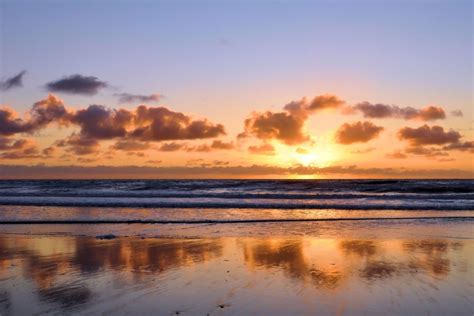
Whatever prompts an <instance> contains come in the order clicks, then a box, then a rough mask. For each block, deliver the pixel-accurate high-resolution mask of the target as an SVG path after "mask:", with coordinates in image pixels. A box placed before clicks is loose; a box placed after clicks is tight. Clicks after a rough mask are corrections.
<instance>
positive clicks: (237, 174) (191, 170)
mask: <svg viewBox="0 0 474 316" xmlns="http://www.w3.org/2000/svg"><path fill="white" fill-rule="evenodd" d="M288 175H307V176H325V177H337V178H340V177H357V178H407V177H409V178H421V179H423V178H463V179H472V178H474V171H473V170H471V169H445V168H444V169H433V168H431V169H408V168H360V167H357V166H355V165H349V166H331V167H321V168H318V167H311V166H309V167H305V166H294V167H290V168H286V167H277V166H267V165H252V166H208V164H206V166H204V167H203V166H190V167H151V166H150V167H144V166H143V167H138V166H122V167H113V166H91V167H85V166H74V165H70V166H45V165H36V166H25V165H6V164H3V165H0V177H2V178H4V179H7V178H8V179H25V178H26V179H84V178H98V179H104V178H106V179H113V178H122V179H123V178H130V179H146V178H148V179H159V178H202V177H208V178H245V177H262V176H265V177H275V178H281V177H284V176H288Z"/></svg>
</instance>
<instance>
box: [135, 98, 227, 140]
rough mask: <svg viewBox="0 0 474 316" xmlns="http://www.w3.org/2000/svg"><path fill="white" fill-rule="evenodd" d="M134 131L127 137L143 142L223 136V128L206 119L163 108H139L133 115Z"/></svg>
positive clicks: (142, 106)
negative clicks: (193, 117)
mask: <svg viewBox="0 0 474 316" xmlns="http://www.w3.org/2000/svg"><path fill="white" fill-rule="evenodd" d="M134 123H135V129H134V130H133V131H131V132H130V134H129V136H130V137H133V138H137V139H140V140H144V141H164V140H190V139H204V138H214V137H218V136H220V135H225V130H224V126H223V125H221V124H213V123H211V122H209V121H208V120H207V119H197V120H195V119H192V118H191V117H190V116H187V115H185V114H183V113H180V112H174V111H171V110H169V109H167V108H165V107H147V106H144V105H141V106H139V107H138V108H137V109H136V111H135V115H134Z"/></svg>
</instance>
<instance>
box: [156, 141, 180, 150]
mask: <svg viewBox="0 0 474 316" xmlns="http://www.w3.org/2000/svg"><path fill="white" fill-rule="evenodd" d="M183 148H186V144H182V143H175V142H172V143H165V144H163V145H161V146H160V147H159V149H158V150H160V151H168V152H169V151H178V150H180V149H183Z"/></svg>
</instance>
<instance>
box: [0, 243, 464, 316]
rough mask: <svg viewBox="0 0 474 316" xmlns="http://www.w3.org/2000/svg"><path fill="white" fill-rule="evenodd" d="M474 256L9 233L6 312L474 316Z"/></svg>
mask: <svg viewBox="0 0 474 316" xmlns="http://www.w3.org/2000/svg"><path fill="white" fill-rule="evenodd" d="M472 254H473V242H472V241H471V240H451V239H388V240H384V239H374V240H372V239H321V238H315V237H303V238H295V237H291V238H283V237H274V238H250V237H241V238H206V239H177V238H176V239H166V238H150V239H141V238H138V237H130V238H125V237H123V238H117V239H113V240H98V239H95V238H92V237H81V236H78V237H72V236H53V237H50V236H48V237H44V236H43V237H39V236H36V237H35V236H13V235H0V284H1V285H2V286H1V287H0V288H1V290H0V314H8V313H12V314H30V313H33V312H35V313H36V312H39V313H41V312H66V313H70V312H84V313H94V314H95V313H103V312H111V313H118V314H121V313H127V312H133V313H147V312H152V311H155V312H156V311H158V312H160V313H162V314H166V315H169V314H171V313H176V312H180V313H181V312H182V313H185V314H186V313H189V314H207V313H210V314H212V313H214V312H226V311H227V312H229V313H236V312H238V313H243V314H248V313H256V314H260V313H263V311H266V312H268V311H273V312H275V313H276V314H287V313H296V314H298V313H299V314H311V313H314V312H319V313H331V314H333V313H342V314H344V313H345V314H363V313H364V312H366V311H368V312H373V313H403V312H404V311H412V312H419V313H427V312H431V313H432V314H436V313H440V314H443V313H444V314H445V313H450V312H460V313H461V314H470V313H471V312H472V310H473V302H472V299H471V297H472V294H473V279H472V275H473V274H472V273H473V269H472ZM388 294H390V295H388ZM25 300H27V301H28V302H29V303H28V304H21V302H22V301H25Z"/></svg>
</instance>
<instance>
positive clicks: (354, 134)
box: [336, 121, 384, 145]
mask: <svg viewBox="0 0 474 316" xmlns="http://www.w3.org/2000/svg"><path fill="white" fill-rule="evenodd" d="M383 129H384V128H383V127H381V126H376V125H375V124H373V123H371V122H368V121H365V122H355V123H345V124H343V125H342V126H341V127H339V129H338V130H337V131H336V141H337V142H338V143H339V144H344V145H349V144H353V143H366V142H368V141H370V140H372V139H374V138H376V137H377V136H378V135H379V134H380V133H381V132H382V131H383Z"/></svg>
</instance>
